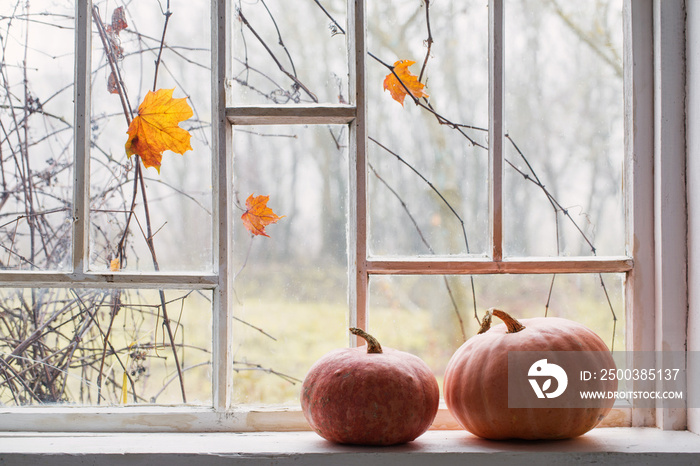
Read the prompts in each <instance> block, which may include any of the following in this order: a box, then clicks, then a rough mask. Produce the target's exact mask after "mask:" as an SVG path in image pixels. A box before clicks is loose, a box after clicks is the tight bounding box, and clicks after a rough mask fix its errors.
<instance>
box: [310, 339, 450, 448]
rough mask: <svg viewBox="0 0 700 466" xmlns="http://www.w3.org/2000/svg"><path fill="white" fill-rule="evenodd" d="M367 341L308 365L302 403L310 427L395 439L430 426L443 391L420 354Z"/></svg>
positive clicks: (371, 441)
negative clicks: (373, 348)
mask: <svg viewBox="0 0 700 466" xmlns="http://www.w3.org/2000/svg"><path fill="white" fill-rule="evenodd" d="M383 351H384V352H383V353H380V354H375V353H370V354H368V353H367V346H361V347H358V348H344V349H337V350H334V351H331V352H330V353H328V354H326V355H325V356H323V357H322V358H321V359H319V360H318V361H317V362H316V363H315V364H314V365H313V366H312V367H311V369H309V372H308V374H307V375H306V378H305V379H304V383H303V384H302V394H301V408H302V411H303V412H304V416H305V417H306V420H307V421H308V422H309V424H310V425H311V427H312V428H313V429H314V430H315V431H316V432H317V433H318V434H319V435H320V436H321V437H323V438H325V439H327V440H330V441H332V442H338V443H348V444H357V445H394V444H398V443H405V442H410V441H411V440H414V439H415V438H416V437H418V436H419V435H421V434H422V433H424V432H425V431H426V430H428V427H430V425H431V424H432V422H433V419H435V415H436V414H437V409H438V403H439V399H440V392H439V388H438V384H437V380H436V379H435V376H434V375H433V373H432V371H431V370H430V368H429V367H428V366H427V365H426V364H425V362H423V361H422V360H421V359H420V358H418V357H417V356H414V355H412V354H410V353H405V352H403V351H397V350H393V349H391V348H384V350H383Z"/></svg>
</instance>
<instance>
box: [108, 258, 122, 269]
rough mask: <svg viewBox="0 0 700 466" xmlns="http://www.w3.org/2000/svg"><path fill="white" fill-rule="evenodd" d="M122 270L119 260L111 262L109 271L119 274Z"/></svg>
mask: <svg viewBox="0 0 700 466" xmlns="http://www.w3.org/2000/svg"><path fill="white" fill-rule="evenodd" d="M119 269H121V265H120V264H119V259H117V258H115V259H112V260H111V261H109V270H111V271H112V272H117V271H119Z"/></svg>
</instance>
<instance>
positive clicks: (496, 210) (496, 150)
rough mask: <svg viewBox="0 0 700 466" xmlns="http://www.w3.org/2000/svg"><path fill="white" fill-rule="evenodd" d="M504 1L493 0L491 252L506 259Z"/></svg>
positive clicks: (491, 25)
mask: <svg viewBox="0 0 700 466" xmlns="http://www.w3.org/2000/svg"><path fill="white" fill-rule="evenodd" d="M503 33H504V28H503V0H490V1H489V185H490V190H489V214H490V215H489V217H490V226H491V254H492V256H493V260H494V261H501V260H502V259H503V114H504V111H503V89H504V79H503V67H504V66H503V63H504V60H503V43H504V42H503Z"/></svg>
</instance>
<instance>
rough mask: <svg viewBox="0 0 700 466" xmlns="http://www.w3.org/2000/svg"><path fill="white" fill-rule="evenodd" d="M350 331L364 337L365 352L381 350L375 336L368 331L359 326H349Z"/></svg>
mask: <svg viewBox="0 0 700 466" xmlns="http://www.w3.org/2000/svg"><path fill="white" fill-rule="evenodd" d="M350 333H352V334H353V335H357V336H358V337H360V338H362V339H364V340H365V341H366V342H367V353H368V354H369V353H377V354H379V353H381V352H382V345H380V344H379V341H377V339H376V338H374V337H373V336H372V335H370V334H369V333H367V332H365V331H364V330H362V329H360V328H355V327H351V328H350Z"/></svg>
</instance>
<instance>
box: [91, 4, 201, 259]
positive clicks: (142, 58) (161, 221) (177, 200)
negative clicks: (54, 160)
mask: <svg viewBox="0 0 700 466" xmlns="http://www.w3.org/2000/svg"><path fill="white" fill-rule="evenodd" d="M168 5H169V8H170V10H169V11H170V12H171V13H172V15H171V16H170V17H169V19H168V22H167V28H166V24H165V19H166V18H165V16H164V14H163V11H162V10H161V7H163V8H165V4H163V3H159V2H134V3H130V4H128V5H127V6H124V7H119V4H115V3H114V2H108V1H103V2H97V6H98V7H99V8H98V9H97V14H95V15H93V34H92V45H93V64H92V73H93V74H92V77H93V88H92V114H91V128H92V149H91V160H90V175H91V186H90V198H91V218H90V220H91V224H90V226H91V228H90V266H91V268H92V269H93V270H97V271H101V270H109V269H110V268H112V269H116V270H130V271H153V270H156V269H158V270H162V271H194V272H210V271H211V270H212V268H213V267H212V241H211V237H212V230H211V228H212V226H211V225H212V218H211V211H212V205H211V197H212V195H211V189H212V181H211V163H212V162H211V159H212V154H211V131H210V129H211V116H210V115H211V102H210V101H211V88H210V85H209V83H210V61H211V59H210V52H209V40H210V37H209V35H210V29H211V26H210V18H209V17H210V14H209V7H208V2H207V4H205V5H202V4H194V3H192V2H187V1H184V0H172V1H170V2H168ZM120 8H121V9H120ZM97 18H99V23H100V24H98V19H97ZM120 25H121V26H120ZM124 26H125V27H124ZM164 31H165V43H164V46H163V50H162V54H161V51H160V45H161V38H162V37H163V32H164ZM103 38H104V39H105V40H106V44H107V45H106V46H105V42H103V40H102V39H103ZM105 48H106V50H105ZM106 51H107V52H110V53H111V54H112V55H114V56H115V58H116V59H115V60H113V61H112V62H113V64H114V66H115V68H116V71H117V73H115V74H113V71H112V66H111V65H110V60H108V58H107V57H108V53H106ZM159 55H160V60H161V61H160V64H159V65H158V67H157V82H156V85H155V89H156V90H161V89H173V91H172V98H174V99H182V98H186V101H185V102H186V105H187V106H189V107H190V108H191V109H192V113H193V114H192V116H190V117H188V118H185V119H184V121H181V122H180V121H178V122H175V123H174V124H175V125H179V127H180V128H181V129H182V133H184V135H185V137H186V135H187V134H188V133H189V135H190V137H191V139H190V140H189V143H190V146H191V149H189V148H188V146H186V145H185V147H184V149H186V150H182V149H183V147H178V145H177V144H172V143H170V142H169V143H168V144H167V145H166V147H167V149H166V150H165V152H164V153H163V154H162V160H161V162H162V165H161V166H160V171H159V170H158V169H157V168H156V166H155V165H156V161H152V160H151V158H150V157H147V156H146V155H145V154H147V152H143V151H145V149H143V148H139V149H138V150H137V149H135V150H134V152H135V153H136V154H139V156H142V158H140V157H138V156H136V155H134V156H131V158H127V155H126V149H125V144H126V143H127V141H128V139H129V138H130V137H129V135H128V134H127V129H128V128H129V124H128V122H129V121H131V119H132V115H131V114H130V112H129V111H128V109H132V110H133V111H134V112H136V109H137V108H138V107H139V106H140V105H141V103H142V102H144V99H145V97H146V94H147V92H149V91H152V90H153V89H154V81H155V79H156V66H155V65H154V63H155V62H156V60H157V59H158V56H159ZM114 75H117V76H120V77H121V79H122V82H123V85H117V84H114V82H115V81H114V79H113V78H112V76H114ZM117 81H118V79H117ZM166 97H167V94H166ZM122 99H123V100H124V102H126V109H127V111H125V107H124V106H123V105H122ZM144 113H155V114H156V115H157V114H158V113H159V110H158V107H157V106H156V107H155V108H154V107H150V108H149V109H148V110H147V111H144ZM162 113H163V112H162V110H161V111H160V114H161V115H162ZM136 116H137V114H136V113H134V115H133V117H136ZM155 118H157V116H156V117H155ZM182 133H181V134H182ZM144 135H145V133H141V136H144ZM155 135H156V136H160V135H162V132H158V131H156V132H155ZM148 144H151V142H150V140H149V143H148ZM149 147H150V146H149ZM176 151H179V152H184V154H183V155H179V152H176ZM139 159H140V160H141V162H139ZM145 167H147V168H145ZM141 177H142V178H143V183H141V182H140V178H141ZM148 238H151V239H152V247H153V249H152V250H151V248H150V245H149V241H148ZM114 261H116V262H114Z"/></svg>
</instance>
